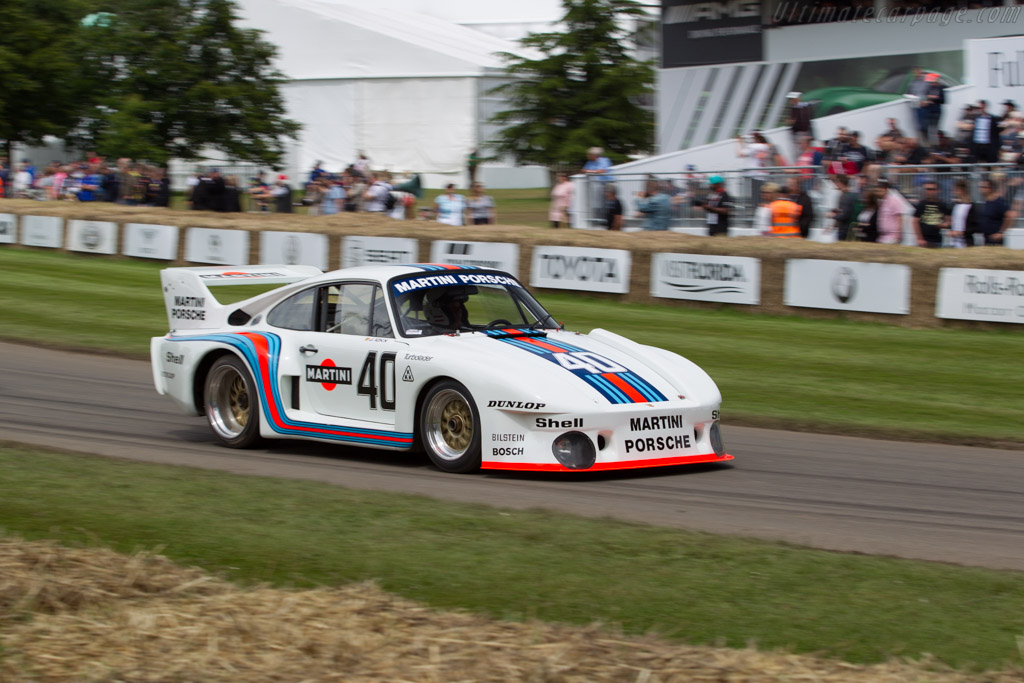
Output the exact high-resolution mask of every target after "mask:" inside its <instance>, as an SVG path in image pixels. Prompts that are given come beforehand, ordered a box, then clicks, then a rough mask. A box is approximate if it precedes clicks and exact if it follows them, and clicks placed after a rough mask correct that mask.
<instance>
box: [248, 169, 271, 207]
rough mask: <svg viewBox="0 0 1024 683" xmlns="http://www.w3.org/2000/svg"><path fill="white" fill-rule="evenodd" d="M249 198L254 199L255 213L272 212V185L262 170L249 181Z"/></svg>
mask: <svg viewBox="0 0 1024 683" xmlns="http://www.w3.org/2000/svg"><path fill="white" fill-rule="evenodd" d="M249 196H250V197H251V198H252V202H253V203H252V210H253V211H260V212H266V211H270V184H269V183H268V182H267V179H266V174H265V173H264V172H263V171H262V170H260V171H257V172H256V175H254V176H253V177H252V178H250V179H249Z"/></svg>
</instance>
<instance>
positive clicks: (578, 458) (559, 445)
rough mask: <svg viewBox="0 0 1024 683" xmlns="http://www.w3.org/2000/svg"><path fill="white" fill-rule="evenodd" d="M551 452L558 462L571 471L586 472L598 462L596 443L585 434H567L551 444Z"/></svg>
mask: <svg viewBox="0 0 1024 683" xmlns="http://www.w3.org/2000/svg"><path fill="white" fill-rule="evenodd" d="M551 452H552V453H554V454H555V458H557V459H558V462H560V463H562V466H563V467H567V468H569V469H570V470H585V469H588V468H590V467H593V465H594V461H595V460H597V451H596V450H595V449H594V442H593V441H591V440H590V439H589V438H588V437H587V435H586V434H584V433H583V432H566V433H565V434H562V435H561V436H559V437H558V438H557V439H555V440H554V441H553V442H552V443H551Z"/></svg>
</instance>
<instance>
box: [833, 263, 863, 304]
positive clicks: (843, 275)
mask: <svg viewBox="0 0 1024 683" xmlns="http://www.w3.org/2000/svg"><path fill="white" fill-rule="evenodd" d="M856 295H857V274H856V273H854V272H853V269H852V268H848V267H846V266H843V267H842V268H840V269H839V270H837V271H836V274H835V275H834V276H833V277H832V296H834V297H835V298H836V299H837V300H838V301H839V303H841V304H845V303H847V302H848V301H850V300H851V299H852V298H853V297H854V296H856Z"/></svg>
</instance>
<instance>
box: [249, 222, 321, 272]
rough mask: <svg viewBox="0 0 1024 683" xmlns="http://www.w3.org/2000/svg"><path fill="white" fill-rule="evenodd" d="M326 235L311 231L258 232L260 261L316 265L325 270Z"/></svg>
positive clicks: (290, 264)
mask: <svg viewBox="0 0 1024 683" xmlns="http://www.w3.org/2000/svg"><path fill="white" fill-rule="evenodd" d="M327 242H328V240H327V235H318V234H315V233H311V232H278V231H267V232H261V233H260V263H282V264H284V265H288V266H296V265H303V266H316V267H317V268H319V269H320V270H327V249H328V247H327Z"/></svg>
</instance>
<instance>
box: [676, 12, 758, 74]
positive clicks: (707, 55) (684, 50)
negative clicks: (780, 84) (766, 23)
mask: <svg viewBox="0 0 1024 683" xmlns="http://www.w3.org/2000/svg"><path fill="white" fill-rule="evenodd" d="M761 23H762V21H761V2H760V0H663V1H662V3H661V66H662V68H665V69H668V68H672V67H676V66H698V65H701V64H726V63H730V62H759V61H761V59H762V54H763V53H762V49H761Z"/></svg>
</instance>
